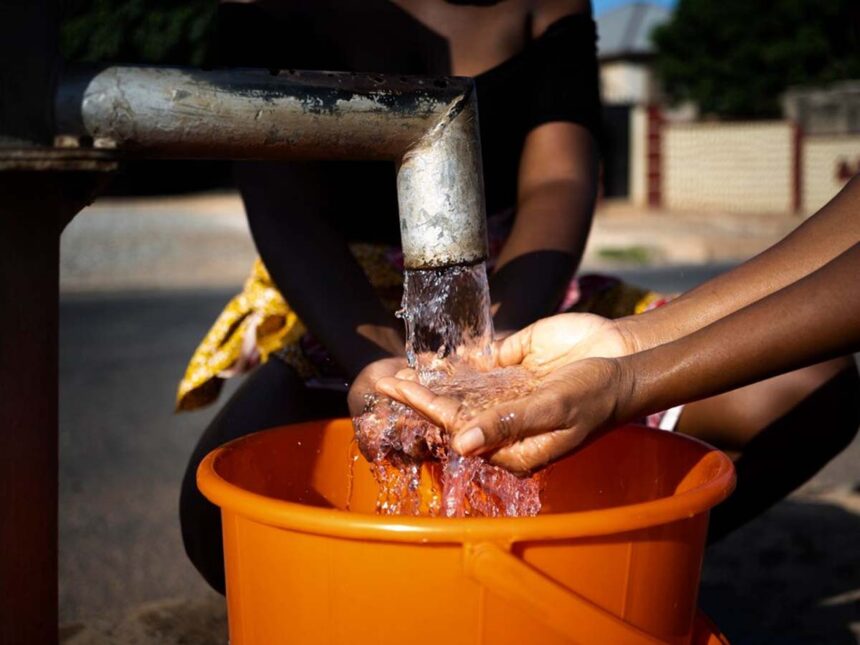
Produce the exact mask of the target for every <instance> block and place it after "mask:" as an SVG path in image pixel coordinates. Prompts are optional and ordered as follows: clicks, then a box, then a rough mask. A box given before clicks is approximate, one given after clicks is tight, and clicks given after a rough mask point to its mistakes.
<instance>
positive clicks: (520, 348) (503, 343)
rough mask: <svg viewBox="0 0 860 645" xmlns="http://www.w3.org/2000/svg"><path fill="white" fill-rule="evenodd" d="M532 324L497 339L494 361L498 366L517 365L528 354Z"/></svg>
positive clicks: (532, 329)
mask: <svg viewBox="0 0 860 645" xmlns="http://www.w3.org/2000/svg"><path fill="white" fill-rule="evenodd" d="M533 331H534V325H529V326H528V327H526V328H525V329H521V330H520V331H518V332H517V333H515V334H511V335H510V336H508V337H507V338H504V339H502V340H500V341H497V342H496V343H495V344H494V345H495V346H494V350H495V354H496V361H497V363H498V366H499V367H511V366H513V365H519V364H520V363H522V362H523V360H525V358H526V356H528V355H529V352H530V350H531V344H532V332H533Z"/></svg>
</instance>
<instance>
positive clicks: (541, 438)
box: [488, 428, 589, 476]
mask: <svg viewBox="0 0 860 645" xmlns="http://www.w3.org/2000/svg"><path fill="white" fill-rule="evenodd" d="M588 435H589V432H588V429H587V428H566V429H563V430H555V431H553V432H546V433H543V434H538V435H535V436H533V437H527V438H525V439H523V440H522V441H518V442H517V443H514V444H511V445H510V446H505V447H503V448H499V449H498V450H497V451H496V452H495V453H493V455H492V456H491V457H490V458H489V459H488V461H489V462H490V463H491V464H494V465H496V466H500V467H501V468H504V469H505V470H509V471H511V472H512V473H514V474H516V475H520V476H525V475H528V474H530V473H532V472H534V471H535V470H538V469H539V468H542V467H544V466H546V465H547V464H549V463H550V462H553V461H556V460H558V459H561V458H562V457H564V456H565V455H567V454H569V453H570V452H571V451H573V450H574V449H575V448H577V447H578V446H579V445H580V444H581V443H582V442H583V441H585V439H586V438H587V437H588Z"/></svg>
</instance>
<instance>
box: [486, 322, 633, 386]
mask: <svg viewBox="0 0 860 645" xmlns="http://www.w3.org/2000/svg"><path fill="white" fill-rule="evenodd" d="M494 349H495V361H496V363H497V364H498V366H499V367H510V366H513V365H521V366H523V367H525V368H527V369H529V370H531V371H532V372H534V373H535V374H537V375H539V376H542V375H547V374H549V373H550V372H552V371H553V370H556V369H558V368H559V367H562V366H564V365H569V364H571V363H573V362H575V361H578V360H581V359H583V358H593V357H601V358H613V357H616V356H625V355H627V354H630V353H633V351H634V349H633V346H632V342H631V339H630V338H629V337H628V336H627V335H626V333H625V332H624V329H623V327H622V326H621V325H619V324H618V323H616V322H615V321H612V320H609V319H608V318H602V317H600V316H595V315H593V314H560V315H558V316H552V317H550V318H544V319H542V320H539V321H537V322H536V323H534V324H532V325H529V326H528V327H526V328H525V329H523V330H521V331H518V332H517V333H515V334H513V335H511V336H508V337H507V338H505V339H503V340H501V341H498V342H496V343H495V347H494Z"/></svg>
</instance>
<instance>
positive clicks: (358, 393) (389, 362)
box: [346, 356, 407, 417]
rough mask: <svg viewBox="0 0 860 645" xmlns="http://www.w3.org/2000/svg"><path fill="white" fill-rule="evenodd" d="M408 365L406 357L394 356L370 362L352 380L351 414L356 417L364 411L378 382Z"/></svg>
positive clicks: (348, 399) (348, 398) (350, 391)
mask: <svg viewBox="0 0 860 645" xmlns="http://www.w3.org/2000/svg"><path fill="white" fill-rule="evenodd" d="M406 367H407V364H406V358H405V357H403V356H392V357H391V358H383V359H381V360H378V361H374V362H373V363H370V364H369V365H368V366H367V367H365V368H364V369H363V370H361V372H359V373H358V376H356V377H355V380H354V381H353V382H352V385H351V386H350V388H349V394H348V395H347V399H346V401H347V404H348V405H349V413H350V415H352V416H354V417H356V416H358V415H359V414H361V413H362V412H363V411H364V406H365V403H366V401H367V395H368V394H374V393H375V391H376V390H375V386H376V382H377V381H378V380H379V379H381V378H383V377H386V376H389V377H390V376H394V375H395V374H397V373H398V372H400V371H401V370H404V369H405V368H406Z"/></svg>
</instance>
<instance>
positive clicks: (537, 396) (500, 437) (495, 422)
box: [376, 358, 632, 474]
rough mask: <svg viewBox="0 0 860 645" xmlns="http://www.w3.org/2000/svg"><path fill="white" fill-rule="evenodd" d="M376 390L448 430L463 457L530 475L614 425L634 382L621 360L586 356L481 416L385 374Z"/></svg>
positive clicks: (559, 368)
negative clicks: (475, 457)
mask: <svg viewBox="0 0 860 645" xmlns="http://www.w3.org/2000/svg"><path fill="white" fill-rule="evenodd" d="M376 389H377V391H378V392H381V393H382V394H385V395H386V396H389V397H391V398H392V399H396V400H398V401H400V402H401V403H405V404H406V405H409V406H410V407H412V408H414V409H415V410H417V411H418V412H420V413H421V414H423V415H424V416H426V417H427V418H428V419H429V420H430V421H432V422H433V423H435V424H436V425H439V426H441V427H443V428H445V429H446V430H447V431H448V432H449V433H450V434H451V437H452V439H451V447H452V448H453V449H454V450H455V451H456V452H458V453H460V454H461V455H467V456H471V455H486V456H487V458H488V460H489V461H490V462H491V463H493V464H495V465H497V466H502V467H503V468H506V469H507V470H510V471H512V472H514V473H517V474H527V473H529V472H531V471H533V470H534V469H536V468H539V467H541V466H544V465H546V464H547V463H549V462H550V461H554V460H556V459H559V458H560V457H563V456H564V455H566V454H567V453H569V452H570V451H572V450H573V449H574V448H576V447H577V446H578V445H579V444H580V443H582V441H584V440H585V438H586V437H588V436H589V435H590V434H591V433H593V432H595V431H597V430H600V429H603V428H607V427H611V426H613V425H615V424H616V423H617V422H618V419H617V412H618V410H619V409H620V408H623V406H624V404H625V403H626V400H627V398H628V397H629V396H630V392H631V391H632V380H631V379H630V378H629V377H628V375H627V373H626V371H625V370H624V369H623V365H622V362H621V361H619V360H616V359H611V358H588V359H585V360H581V361H577V362H574V363H570V364H567V365H563V366H561V367H558V368H557V369H555V370H553V371H550V372H548V373H547V374H546V375H545V376H543V377H542V378H541V379H540V384H539V386H538V387H537V389H535V390H534V391H533V392H532V393H531V394H529V395H528V396H525V397H523V398H520V399H515V400H513V401H507V402H504V403H500V404H499V405H496V406H494V407H492V408H490V409H488V410H485V411H483V412H480V413H478V414H472V413H470V411H469V410H468V409H466V408H465V407H464V406H463V404H462V403H461V402H460V401H458V400H456V399H453V398H450V397H445V396H440V395H437V394H434V393H433V392H432V391H431V390H429V389H428V388H426V387H424V386H423V385H421V384H419V383H418V382H417V381H414V380H408V379H402V378H394V377H386V378H382V379H380V380H378V381H377V383H376Z"/></svg>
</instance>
